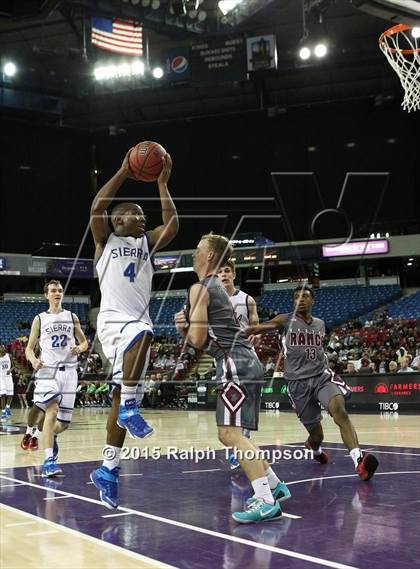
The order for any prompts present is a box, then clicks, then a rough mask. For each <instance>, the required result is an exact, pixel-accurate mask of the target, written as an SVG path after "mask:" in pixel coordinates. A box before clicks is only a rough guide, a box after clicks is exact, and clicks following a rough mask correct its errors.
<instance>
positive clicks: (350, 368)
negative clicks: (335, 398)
mask: <svg viewBox="0 0 420 569" xmlns="http://www.w3.org/2000/svg"><path fill="white" fill-rule="evenodd" d="M344 373H351V374H355V373H357V369H356V367H355V365H354V362H347V367H346V369H345V370H344Z"/></svg>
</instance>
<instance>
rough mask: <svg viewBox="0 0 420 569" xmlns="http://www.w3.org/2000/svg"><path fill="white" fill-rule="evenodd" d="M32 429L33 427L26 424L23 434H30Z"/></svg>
mask: <svg viewBox="0 0 420 569" xmlns="http://www.w3.org/2000/svg"><path fill="white" fill-rule="evenodd" d="M32 430H33V427H30V426H29V425H27V427H26V433H25V434H26V435H31V436H32Z"/></svg>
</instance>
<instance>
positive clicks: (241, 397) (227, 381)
mask: <svg viewBox="0 0 420 569" xmlns="http://www.w3.org/2000/svg"><path fill="white" fill-rule="evenodd" d="M216 380H217V382H218V384H219V385H218V390H217V391H218V395H217V404H216V423H217V426H218V427H242V428H243V429H249V430H250V431H257V430H258V419H259V414H260V406H261V388H262V386H263V384H264V368H263V366H262V365H261V363H260V361H259V359H258V357H257V355H256V354H255V352H254V350H250V349H248V348H245V347H242V346H237V347H235V348H234V349H233V350H232V351H231V352H230V354H229V356H227V357H226V358H220V359H218V360H217V361H216Z"/></svg>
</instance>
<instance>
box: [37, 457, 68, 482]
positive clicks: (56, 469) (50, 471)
mask: <svg viewBox="0 0 420 569" xmlns="http://www.w3.org/2000/svg"><path fill="white" fill-rule="evenodd" d="M59 474H63V470H62V468H61V467H60V466H58V464H56V463H55V461H54V459H53V458H52V457H50V458H46V459H45V461H44V464H43V465H42V472H41V476H42V478H49V477H50V476H58V475H59Z"/></svg>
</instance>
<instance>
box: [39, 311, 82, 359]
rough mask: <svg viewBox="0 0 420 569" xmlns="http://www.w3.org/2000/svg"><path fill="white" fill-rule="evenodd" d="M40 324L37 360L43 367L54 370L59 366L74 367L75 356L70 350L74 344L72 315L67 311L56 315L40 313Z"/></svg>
mask: <svg viewBox="0 0 420 569" xmlns="http://www.w3.org/2000/svg"><path fill="white" fill-rule="evenodd" d="M38 317H39V322H40V330H39V347H40V349H41V354H40V355H39V359H41V360H42V361H43V362H44V367H47V368H48V367H52V368H56V367H57V366H59V365H61V364H65V365H66V367H67V366H75V365H76V364H77V356H76V355H73V354H72V353H71V351H70V348H71V347H72V346H74V345H75V344H76V340H75V336H74V322H73V314H72V313H71V312H70V311H69V310H62V311H61V312H59V313H58V314H53V313H50V312H41V314H38Z"/></svg>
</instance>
